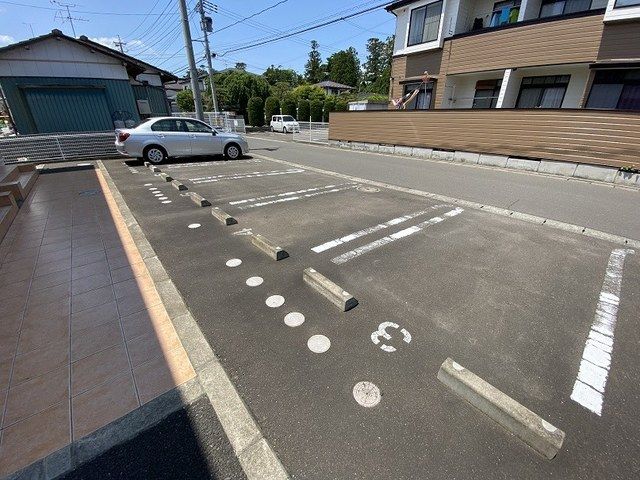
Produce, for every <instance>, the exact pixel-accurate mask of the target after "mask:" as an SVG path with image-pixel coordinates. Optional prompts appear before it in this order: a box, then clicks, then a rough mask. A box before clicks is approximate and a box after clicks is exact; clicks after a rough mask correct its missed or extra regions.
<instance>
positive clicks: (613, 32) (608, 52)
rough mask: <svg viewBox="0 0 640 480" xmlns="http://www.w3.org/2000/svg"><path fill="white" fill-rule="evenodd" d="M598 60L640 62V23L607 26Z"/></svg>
mask: <svg viewBox="0 0 640 480" xmlns="http://www.w3.org/2000/svg"><path fill="white" fill-rule="evenodd" d="M597 58H598V60H621V61H624V60H636V61H637V60H640V23H638V22H629V23H620V24H612V25H609V24H607V25H605V26H604V31H603V33H602V42H601V43H600V50H599V51H598V57H597Z"/></svg>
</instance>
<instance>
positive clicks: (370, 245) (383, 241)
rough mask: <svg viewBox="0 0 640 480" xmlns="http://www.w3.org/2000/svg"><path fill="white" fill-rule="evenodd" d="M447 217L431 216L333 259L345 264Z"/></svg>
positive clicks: (456, 212)
mask: <svg viewBox="0 0 640 480" xmlns="http://www.w3.org/2000/svg"><path fill="white" fill-rule="evenodd" d="M462 212H464V209H462V208H460V207H457V208H454V209H453V210H451V211H449V212H447V213H445V214H444V215H443V217H446V218H451V217H455V216H456V215H459V214H461V213H462ZM444 220H445V218H442V217H433V218H430V219H429V220H426V221H424V222H421V223H419V224H417V225H414V226H412V227H409V228H405V229H404V230H400V231H399V232H396V233H393V234H391V235H388V236H386V237H382V238H381V239H380V240H376V241H374V242H371V243H367V244H366V245H363V246H361V247H358V248H355V249H353V250H350V251H348V252H346V253H343V254H342V255H339V256H337V257H335V258H332V259H331V261H332V262H333V263H335V264H338V265H340V264H343V263H346V262H348V261H349V260H353V259H354V258H356V257H359V256H361V255H364V254H365V253H369V252H371V251H372V250H375V249H377V248H380V247H382V246H384V245H388V244H389V243H392V242H395V241H396V240H399V239H401V238H404V237H408V236H409V235H413V234H414V233H417V232H419V231H421V230H423V229H425V228H427V227H430V226H431V225H436V224H437V223H440V222H444Z"/></svg>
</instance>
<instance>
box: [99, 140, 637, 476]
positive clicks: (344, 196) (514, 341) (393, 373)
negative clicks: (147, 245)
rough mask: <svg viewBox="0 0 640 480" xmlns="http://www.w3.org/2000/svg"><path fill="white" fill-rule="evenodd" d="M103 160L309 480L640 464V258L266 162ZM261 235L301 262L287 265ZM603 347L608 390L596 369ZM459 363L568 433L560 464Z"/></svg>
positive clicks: (610, 469) (573, 472) (274, 439)
mask: <svg viewBox="0 0 640 480" xmlns="http://www.w3.org/2000/svg"><path fill="white" fill-rule="evenodd" d="M304 152H305V147H300V155H304ZM260 153H264V154H267V155H268V154H269V152H264V151H263V152H260ZM104 163H105V165H106V167H107V170H108V171H109V173H110V175H111V176H112V178H113V180H114V181H115V183H116V185H117V187H118V189H119V190H120V192H121V193H122V195H123V196H124V198H125V200H126V202H127V204H128V205H129V207H130V209H131V210H132V212H133V214H134V215H135V216H136V218H137V220H138V222H139V223H140V225H141V227H142V228H143V230H144V232H145V234H146V236H147V238H148V240H149V241H150V242H151V244H152V246H153V248H154V249H155V251H156V253H157V254H158V256H159V258H160V259H161V260H162V262H163V264H164V266H165V268H166V269H167V272H168V273H169V274H170V276H171V277H172V279H173V281H174V283H175V284H176V286H177V288H178V289H179V291H180V293H181V294H182V296H183V298H184V300H185V302H186V304H187V306H188V307H189V309H190V310H191V312H192V314H193V315H194V317H195V319H196V320H197V321H198V324H199V325H200V328H201V329H202V331H203V333H204V334H205V336H206V337H207V339H208V340H209V342H210V344H211V345H212V347H213V349H214V350H215V352H216V354H217V355H218V356H219V357H220V358H221V361H222V363H223V365H224V367H225V369H226V370H227V372H228V373H229V375H230V377H231V379H232V380H233V382H234V384H235V385H236V388H237V389H238V391H239V393H240V395H241V396H242V398H243V399H244V401H245V402H246V403H247V405H248V407H249V409H250V410H251V412H252V413H253V415H254V416H255V418H256V420H257V421H258V423H259V425H260V427H261V429H262V431H263V434H264V436H265V438H266V439H267V440H268V441H269V443H270V444H271V445H272V447H273V448H274V450H275V452H276V453H277V455H278V457H279V458H280V460H281V461H282V463H283V464H284V466H285V468H286V469H287V470H288V472H289V473H290V474H291V476H292V477H293V478H311V479H315V478H319V479H320V478H321V479H328V478H336V479H338V478H339V479H343V478H398V479H400V478H407V479H415V478H421V479H422V478H434V479H453V478H465V479H466V478H532V479H533V478H536V479H537V478H563V479H564V478H575V479H578V478H580V479H584V478H620V479H623V478H631V477H633V476H634V475H635V474H637V472H638V471H640V421H639V420H638V418H637V415H636V412H637V411H638V407H640V393H638V389H637V385H638V384H639V383H640V373H639V372H638V369H637V365H638V363H639V361H640V353H639V351H638V348H637V347H638V344H639V342H640V334H639V332H638V329H637V328H636V327H637V320H638V311H640V287H639V285H640V255H639V254H638V253H639V252H636V254H635V255H634V254H633V253H632V251H631V250H630V249H627V248H625V247H624V246H620V245H616V244H612V243H609V242H607V241H604V240H598V239H594V238H589V237H586V236H583V235H577V234H572V233H568V232H565V231H561V230H554V229H552V228H548V227H544V228H543V227H541V226H538V225H534V224H531V223H526V222H523V221H520V220H517V219H513V218H508V217H501V216H497V215H494V214H491V213H487V212H482V211H478V210H474V209H469V208H461V207H458V206H456V205H454V204H446V203H442V202H436V201H433V200H431V199H428V198H425V197H421V196H418V195H413V194H409V193H404V192H400V191H397V190H392V189H386V188H379V187H371V186H370V185H368V184H367V183H361V182H357V181H353V180H349V179H346V178H343V177H338V176H331V175H324V174H320V173H317V172H314V171H312V170H309V169H307V168H305V167H304V166H298V167H296V166H291V165H285V164H282V163H278V162H274V161H270V160H268V159H266V158H262V157H261V158H258V157H255V158H247V159H243V160H239V161H234V162H225V161H219V160H215V161H198V160H195V161H188V162H174V163H169V164H167V165H164V166H162V167H161V168H162V171H163V172H166V173H168V174H170V175H171V176H172V177H174V178H176V179H178V180H180V181H182V182H183V183H184V184H185V185H186V186H187V188H188V190H187V191H178V190H176V189H175V188H173V187H172V186H171V184H170V183H166V182H164V181H163V179H162V178H161V177H159V176H158V175H157V174H153V173H151V172H150V171H149V170H148V169H147V168H144V167H143V166H141V165H140V164H138V163H135V162H129V164H128V165H127V164H126V163H124V162H122V161H116V160H113V161H105V162H104ZM191 192H197V193H198V194H200V195H201V196H203V197H205V198H206V199H207V200H209V201H210V202H211V204H212V205H213V206H216V207H219V208H221V209H223V210H225V211H226V212H228V213H229V214H230V215H232V216H234V217H235V218H236V219H237V221H238V224H237V225H232V226H224V225H223V224H221V223H220V222H218V221H217V220H216V219H215V218H214V217H213V216H212V215H211V213H210V208H209V207H204V208H201V207H197V206H196V205H195V204H194V203H193V202H192V201H191V199H190V198H189V197H188V194H189V193H191ZM251 233H258V234H261V235H264V236H265V237H266V238H268V239H270V240H271V241H272V242H274V243H275V244H277V245H278V246H281V247H282V248H284V249H286V250H287V252H288V253H289V254H290V257H289V258H287V259H285V260H282V261H279V262H276V261H274V260H272V259H270V258H269V257H267V256H266V255H264V254H263V253H262V252H260V251H259V250H257V249H256V248H255V247H253V246H252V245H251V242H250V237H249V235H250V234H251ZM237 260H241V263H240V264H239V265H238V263H239V262H238V261H237ZM230 261H231V262H230ZM228 265H231V266H228ZM233 265H235V266H233ZM307 267H313V268H315V269H316V270H318V271H319V272H321V273H322V274H324V275H326V276H327V277H328V278H330V279H331V280H332V281H334V282H335V283H337V284H338V285H340V286H341V287H342V288H343V289H345V290H347V291H349V292H350V293H351V294H353V295H354V296H355V297H356V298H357V299H358V301H359V304H358V306H357V307H355V308H354V309H352V310H350V311H348V312H342V311H340V310H338V309H337V308H336V307H335V306H334V305H333V304H331V303H330V302H329V301H328V300H327V299H325V298H324V297H322V296H320V295H319V294H317V293H316V292H315V291H313V290H312V289H311V288H310V287H309V286H307V285H305V284H304V283H303V281H302V272H303V270H304V269H305V268H307ZM256 277H259V278H256ZM260 280H262V281H260ZM616 293H617V295H616ZM611 295H613V297H615V298H616V299H618V300H615V299H614V300H611V298H613V297H611ZM273 296H279V297H282V298H279V297H276V298H273ZM607 299H608V300H607ZM283 301H284V303H282V302H283ZM603 302H604V303H603ZM612 302H613V303H612ZM281 303H282V304H281ZM269 304H270V305H272V306H270V305H269ZM603 310H604V313H602V312H603ZM599 312H600V313H599ZM292 313H295V314H294V315H290V314H292ZM299 314H302V315H299ZM603 316H604V317H603ZM603 318H604V319H605V320H608V321H609V323H608V327H609V331H607V332H605V333H606V335H607V339H603V338H601V337H598V334H602V328H600V327H601V326H602V325H601V324H602V322H603V321H604V320H603ZM384 322H391V323H392V324H393V325H391V326H390V324H386V329H384V326H381V324H383V323H384ZM599 322H600V323H599ZM614 326H615V331H614V328H613V327H614ZM382 329H384V332H386V333H387V334H388V336H389V337H390V338H385V337H384V335H382V333H383V332H381V330H382ZM376 332H377V333H378V334H377V335H376ZM590 332H591V333H590ZM593 332H595V333H593ZM407 334H408V336H407ZM316 335H322V336H323V337H322V338H321V337H314V336H316ZM590 335H591V337H590V338H591V341H590V342H588V341H587V339H588V337H589V336H590ZM312 337H314V339H315V340H317V341H316V342H312V344H311V345H309V344H308V341H309V340H310V339H311V338H312ZM325 337H326V338H325ZM327 339H328V340H329V341H330V344H329V343H328V342H327ZM374 339H377V340H378V341H377V342H376V341H374ZM594 339H595V340H594ZM603 342H605V343H603ZM382 347H386V348H382ZM310 348H313V349H315V350H324V351H323V352H322V353H314V352H313V351H312V350H311V349H310ZM327 348H328V349H327ZM593 348H596V349H597V348H600V350H598V351H596V353H595V355H596V356H598V359H599V360H600V361H601V363H600V364H598V365H597V367H598V368H599V370H598V372H599V376H597V375H596V376H597V378H598V379H599V381H600V383H598V384H595V382H594V381H593V375H592V376H589V373H592V374H593V372H587V371H585V367H584V365H585V364H584V361H585V359H587V360H588V359H592V358H593V355H594V353H593ZM447 357H451V358H453V359H454V360H455V361H457V362H458V363H460V364H462V365H463V366H465V367H467V368H468V369H469V370H471V371H473V372H474V373H476V374H477V375H479V376H480V377H482V378H483V379H485V380H486V381H488V382H490V383H491V384H493V385H494V386H496V387H497V388H499V389H500V390H502V391H503V392H505V393H506V394H508V395H510V396H511V397H512V398H514V399H516V400H517V401H518V402H520V403H522V404H523V405H525V406H526V407H528V408H529V409H531V410H533V411H534V412H536V413H537V414H539V415H540V416H541V417H542V418H543V419H545V420H547V421H548V422H550V423H552V424H553V425H555V426H557V427H558V428H560V429H562V430H563V431H564V432H565V433H566V439H565V442H564V445H563V447H562V449H561V450H560V453H559V454H558V456H557V457H556V458H555V459H553V460H547V459H545V458H544V457H542V456H540V455H539V454H537V453H536V452H535V451H533V450H532V449H531V448H529V447H528V446H527V445H525V444H524V443H523V442H521V441H520V440H519V439H517V438H516V437H514V436H513V435H511V434H509V433H507V432H506V431H505V430H504V429H502V428H501V427H500V426H498V425H497V424H495V423H494V422H493V421H492V420H490V419H489V418H488V417H486V416H484V415H483V414H482V413H480V412H479V411H477V410H475V409H474V408H473V407H471V406H470V405H469V404H467V403H466V402H465V401H463V400H462V399H460V398H459V397H458V396H456V395H455V394H453V393H452V392H451V391H450V390H448V389H447V388H446V387H445V386H444V385H443V384H442V383H440V382H439V381H438V380H437V379H436V374H437V372H438V369H439V367H440V365H441V364H442V362H443V361H444V360H445V359H446V358H447ZM598 372H596V373H598ZM363 381H366V382H371V383H373V384H375V385H376V386H377V387H378V389H379V390H380V392H381V398H380V399H379V403H377V405H375V406H373V407H369V408H367V407H364V406H362V405H361V404H359V403H358V402H357V401H356V399H355V398H354V395H353V389H354V386H355V385H356V384H357V383H359V382H363ZM578 381H579V382H581V384H588V383H589V382H591V384H589V385H591V386H589V385H587V387H588V388H587V387H581V388H577V389H576V383H577V382H578ZM592 387H595V388H592ZM589 389H591V390H589Z"/></svg>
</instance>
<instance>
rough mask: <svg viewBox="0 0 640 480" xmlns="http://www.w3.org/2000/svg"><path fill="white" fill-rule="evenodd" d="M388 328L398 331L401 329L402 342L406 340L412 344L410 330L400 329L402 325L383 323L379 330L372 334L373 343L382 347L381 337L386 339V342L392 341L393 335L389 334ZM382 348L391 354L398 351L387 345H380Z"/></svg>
mask: <svg viewBox="0 0 640 480" xmlns="http://www.w3.org/2000/svg"><path fill="white" fill-rule="evenodd" d="M387 328H395V329H396V330H397V329H399V330H400V333H402V340H404V342H405V343H411V334H410V333H409V331H408V330H406V329H404V328H400V325H398V324H397V323H393V322H382V323H381V324H380V325H378V330H376V331H375V332H373V333H372V334H371V341H372V342H373V343H374V345H380V337H382V338H384V339H385V340H391V335H389V333H387ZM380 348H381V349H382V350H383V351H385V352H389V353H391V352H395V351H396V348H395V347H392V346H391V345H385V344H384V343H383V344H382V345H380Z"/></svg>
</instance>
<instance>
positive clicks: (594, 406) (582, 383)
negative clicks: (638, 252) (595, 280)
mask: <svg viewBox="0 0 640 480" xmlns="http://www.w3.org/2000/svg"><path fill="white" fill-rule="evenodd" d="M632 253H635V252H634V251H633V250H629V249H616V250H614V251H612V252H611V256H610V257H609V263H608V264H607V270H606V273H605V275H604V282H603V284H602V290H601V292H600V296H599V298H598V305H597V306H596V314H595V318H594V320H593V324H592V325H591V330H590V331H589V336H588V337H587V341H586V343H585V346H584V351H583V352H582V360H581V361H580V368H579V370H578V377H577V378H576V382H575V383H574V385H573V391H572V392H571V399H572V400H573V401H574V402H577V403H579V404H580V405H582V406H583V407H585V408H586V409H587V410H590V411H592V412H593V413H595V414H596V415H602V405H603V403H604V391H605V388H606V386H607V378H608V376H609V369H610V368H611V354H612V353H613V332H614V330H615V327H616V321H617V319H618V306H619V305H620V291H621V289H622V269H623V267H624V259H625V257H626V256H627V255H628V254H632Z"/></svg>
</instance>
